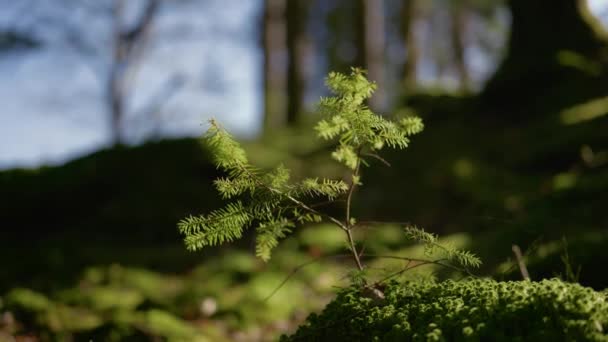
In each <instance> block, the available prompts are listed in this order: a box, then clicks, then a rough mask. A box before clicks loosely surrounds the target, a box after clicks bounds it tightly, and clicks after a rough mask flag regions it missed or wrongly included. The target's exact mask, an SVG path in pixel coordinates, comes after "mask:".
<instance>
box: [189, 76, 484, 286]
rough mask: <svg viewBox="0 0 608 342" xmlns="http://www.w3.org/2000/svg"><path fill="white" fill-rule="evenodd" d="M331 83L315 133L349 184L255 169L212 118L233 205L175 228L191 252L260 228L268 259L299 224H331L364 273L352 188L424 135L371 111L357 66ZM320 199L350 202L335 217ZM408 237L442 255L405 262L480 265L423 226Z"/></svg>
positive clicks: (222, 186)
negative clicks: (387, 156) (389, 154)
mask: <svg viewBox="0 0 608 342" xmlns="http://www.w3.org/2000/svg"><path fill="white" fill-rule="evenodd" d="M326 84H327V86H328V87H329V89H330V90H331V92H332V94H333V96H330V97H326V98H322V99H321V100H320V103H319V112H320V114H321V115H322V116H323V119H322V120H321V121H319V122H318V123H317V125H316V126H315V130H316V133H317V135H318V137H319V138H321V139H325V140H330V141H334V142H336V145H337V147H336V148H335V150H334V151H333V152H332V153H331V156H332V158H333V159H335V160H336V161H337V162H339V163H342V164H343V165H344V166H345V167H346V168H347V169H348V170H349V174H350V176H349V177H348V178H347V179H346V180H333V179H325V178H306V179H303V180H299V181H292V180H291V179H290V172H289V170H288V169H287V168H285V167H284V166H282V165H279V166H278V167H276V168H275V169H274V170H271V171H268V172H266V171H262V170H260V169H258V168H256V167H255V166H253V165H251V164H250V163H249V160H248V159H247V155H246V153H245V151H244V150H243V149H242V148H241V146H240V145H239V143H238V142H237V141H236V140H235V139H233V137H232V136H231V135H230V134H229V133H228V132H226V131H225V130H224V129H223V128H222V127H221V126H220V125H219V124H218V123H217V122H216V121H214V120H211V122H210V128H209V129H208V131H207V133H206V134H205V135H204V140H205V143H206V144H207V145H208V147H209V148H210V150H211V153H212V155H213V161H214V162H215V164H216V165H217V167H218V168H219V169H221V170H222V171H224V172H225V173H226V176H225V177H222V178H218V179H216V180H215V187H216V189H217V191H218V192H219V193H220V195H221V196H222V197H223V198H224V199H229V200H231V202H230V203H229V204H227V205H226V206H225V207H224V208H221V209H218V210H214V211H211V212H210V213H208V214H206V215H201V216H190V217H187V218H185V219H183V220H181V221H180V222H179V224H178V228H179V231H180V233H181V234H182V235H184V241H185V245H186V248H187V249H188V250H192V251H195V250H199V249H201V248H204V247H207V246H215V245H219V244H222V243H225V242H231V241H234V240H236V239H239V238H241V237H242V235H243V232H244V231H245V230H246V229H249V228H252V227H255V230H256V255H257V256H258V257H260V258H261V259H262V260H264V261H267V260H269V259H270V256H271V252H272V249H273V248H274V247H276V246H277V245H278V243H279V241H280V240H281V239H283V238H285V237H286V236H287V235H288V234H289V233H291V232H292V230H293V229H294V228H295V227H296V226H297V225H302V224H306V223H316V222H322V221H326V222H330V223H333V224H334V225H335V226H336V228H337V229H341V230H342V231H344V236H345V241H346V243H347V245H348V248H349V250H350V255H351V256H352V259H353V261H354V263H355V265H356V267H357V269H358V270H359V271H363V270H364V264H363V262H362V260H361V254H360V253H361V252H360V251H359V250H358V248H357V243H356V241H355V239H354V236H353V230H355V229H356V228H357V227H358V224H357V219H356V217H355V216H354V213H353V212H352V203H353V198H354V193H355V189H356V188H357V187H358V186H361V185H362V182H361V179H362V175H361V167H362V165H365V166H368V165H369V160H370V159H376V160H379V161H382V162H383V163H386V161H385V160H384V159H383V158H382V157H381V156H380V155H379V154H378V153H379V152H380V151H381V150H382V149H384V148H385V147H389V148H394V149H405V148H406V147H407V146H408V144H409V142H410V137H411V136H413V135H415V134H418V133H420V132H421V131H422V130H423V128H424V125H423V123H422V120H421V119H420V118H419V117H416V116H405V117H401V118H397V119H394V120H389V119H388V118H386V117H383V116H380V115H377V114H375V113H374V112H372V111H371V110H370V109H369V107H368V106H366V104H365V101H366V100H367V99H369V98H370V97H371V96H372V94H373V92H374V89H375V88H376V85H375V84H374V83H373V82H370V81H368V80H367V79H366V77H365V73H364V71H362V70H360V69H352V72H351V73H350V74H349V75H345V74H341V73H337V72H332V73H330V74H329V76H328V77H327V78H326ZM319 198H322V199H323V200H329V201H336V200H338V199H341V200H343V201H345V206H344V216H343V217H335V216H332V215H329V214H326V213H324V212H322V211H320V210H318V209H315V208H317V206H316V205H314V202H312V201H315V200H318V199H319ZM405 234H406V235H407V237H408V238H409V239H411V240H413V241H415V242H419V243H423V244H424V246H425V252H427V253H426V255H427V256H429V257H431V254H433V255H434V254H436V253H439V254H440V257H439V258H436V259H428V260H421V259H410V258H407V257H403V258H401V259H403V260H409V261H416V262H418V263H433V264H439V265H443V266H448V267H453V268H454V267H463V268H466V267H477V266H479V265H480V264H481V262H480V260H479V259H478V258H477V257H476V256H475V255H473V254H471V253H470V252H467V251H461V250H458V249H456V248H454V247H453V246H449V245H448V246H444V245H441V244H439V243H438V242H437V236H435V235H434V234H430V233H428V232H425V231H424V230H422V229H419V228H416V227H413V226H407V227H405ZM363 283H365V281H364V280H363Z"/></svg>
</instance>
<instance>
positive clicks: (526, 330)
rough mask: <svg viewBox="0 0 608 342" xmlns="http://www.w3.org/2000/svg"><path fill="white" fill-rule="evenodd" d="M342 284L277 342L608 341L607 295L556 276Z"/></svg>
mask: <svg viewBox="0 0 608 342" xmlns="http://www.w3.org/2000/svg"><path fill="white" fill-rule="evenodd" d="M384 293H385V296H386V298H385V299H384V301H383V302H381V303H378V301H373V300H372V299H370V298H368V297H366V296H364V295H363V294H362V293H361V291H360V290H359V289H357V288H354V287H351V288H347V289H345V290H343V291H341V292H340V293H339V294H338V297H337V298H336V299H335V300H334V301H333V302H331V303H330V304H329V305H328V306H327V307H326V308H325V310H324V311H323V312H322V313H321V314H320V315H316V314H312V315H311V316H309V317H308V319H307V322H306V324H304V325H303V326H301V327H300V328H299V330H298V331H297V332H296V333H295V334H294V335H292V336H289V337H287V336H284V337H283V338H282V340H283V341H331V340H334V341H412V340H413V341H524V340H525V341H608V334H607V333H608V332H607V331H606V330H607V329H606V327H608V302H607V301H606V295H605V293H598V292H595V291H593V290H592V289H590V288H585V287H582V286H580V285H578V284H568V283H563V282H561V281H559V280H556V279H552V280H543V281H541V282H528V281H521V282H496V281H493V280H469V281H462V282H454V281H445V282H441V283H434V282H408V283H405V284H399V283H397V282H392V283H390V284H388V286H387V288H386V289H385V291H384Z"/></svg>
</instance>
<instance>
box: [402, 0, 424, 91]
mask: <svg viewBox="0 0 608 342" xmlns="http://www.w3.org/2000/svg"><path fill="white" fill-rule="evenodd" d="M417 18H418V0H405V1H404V3H403V6H402V7H401V37H402V39H403V44H404V45H405V53H406V54H407V55H406V59H405V64H404V65H403V85H404V86H405V87H406V89H407V90H411V89H414V88H416V85H417V83H418V75H417V72H416V70H417V68H418V60H419V59H420V49H419V48H418V42H417V41H416V19H417Z"/></svg>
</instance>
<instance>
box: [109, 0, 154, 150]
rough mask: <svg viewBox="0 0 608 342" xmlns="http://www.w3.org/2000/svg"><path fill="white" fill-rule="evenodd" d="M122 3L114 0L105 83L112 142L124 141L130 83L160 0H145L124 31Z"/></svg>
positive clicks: (122, 1)
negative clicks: (110, 54)
mask: <svg viewBox="0 0 608 342" xmlns="http://www.w3.org/2000/svg"><path fill="white" fill-rule="evenodd" d="M124 5H125V0H115V2H114V8H113V20H114V27H113V31H114V32H113V36H112V44H113V45H112V49H113V54H112V61H111V65H110V71H109V77H108V81H107V85H106V87H107V91H106V95H107V104H108V108H109V111H110V129H111V132H112V142H113V143H114V144H120V143H123V142H124V136H123V127H122V126H123V120H124V116H125V110H126V108H125V107H126V99H127V97H128V96H129V85H130V84H129V83H130V82H131V81H132V79H133V77H134V75H135V72H136V69H137V66H138V64H139V62H140V61H141V57H142V55H143V48H144V45H145V43H146V41H147V38H148V35H149V32H150V29H151V27H152V22H153V19H154V17H155V15H156V12H157V10H158V8H159V5H160V0H148V2H147V3H146V4H145V7H144V9H143V12H142V14H141V15H140V18H139V20H138V21H137V23H136V24H135V25H133V26H132V27H130V28H125V27H124V24H123V20H124V16H125V14H124V13H123V12H124V11H123V6H124Z"/></svg>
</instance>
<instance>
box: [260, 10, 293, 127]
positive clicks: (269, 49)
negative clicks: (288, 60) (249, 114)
mask: <svg viewBox="0 0 608 342" xmlns="http://www.w3.org/2000/svg"><path fill="white" fill-rule="evenodd" d="M285 1H286V0H265V1H264V15H263V18H262V21H263V22H262V27H263V30H262V31H263V32H262V48H263V51H264V67H263V68H264V76H263V77H264V124H263V127H264V130H265V131H268V130H272V129H275V128H279V127H283V126H284V125H285V123H286V117H285V114H284V113H285V93H284V89H285V86H286V83H287V82H286V75H285V57H286V51H285V39H286V32H285V31H286V28H285V26H286V25H285Z"/></svg>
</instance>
